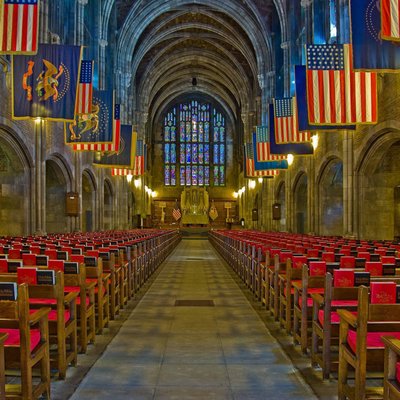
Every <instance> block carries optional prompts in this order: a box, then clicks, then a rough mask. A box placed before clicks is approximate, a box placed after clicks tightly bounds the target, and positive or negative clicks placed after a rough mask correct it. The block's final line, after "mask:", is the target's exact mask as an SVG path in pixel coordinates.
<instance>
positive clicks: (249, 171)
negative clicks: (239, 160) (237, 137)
mask: <svg viewBox="0 0 400 400" xmlns="http://www.w3.org/2000/svg"><path fill="white" fill-rule="evenodd" d="M245 159H246V175H247V176H249V177H258V176H276V175H278V174H279V171H278V170H275V169H268V170H267V169H265V170H260V171H256V170H255V167H254V152H253V143H246V145H245Z"/></svg>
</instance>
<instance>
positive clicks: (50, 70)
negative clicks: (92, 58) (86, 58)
mask: <svg viewBox="0 0 400 400" xmlns="http://www.w3.org/2000/svg"><path fill="white" fill-rule="evenodd" d="M80 58H81V47H80V46H61V45H51V44H40V45H39V49H38V53H37V54H36V55H21V56H13V58H12V74H13V76H12V83H13V84H12V88H13V109H12V112H13V118H14V119H28V118H38V117H40V118H44V119H48V120H54V121H73V119H74V112H75V102H76V94H77V86H78V78H79V77H78V75H79V63H80Z"/></svg>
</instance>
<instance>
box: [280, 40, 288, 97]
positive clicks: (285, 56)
mask: <svg viewBox="0 0 400 400" xmlns="http://www.w3.org/2000/svg"><path fill="white" fill-rule="evenodd" d="M281 49H282V50H283V79H284V81H283V90H284V96H285V97H289V96H290V42H289V41H286V42H282V43H281Z"/></svg>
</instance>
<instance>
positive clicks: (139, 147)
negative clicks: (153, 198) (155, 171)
mask: <svg viewBox="0 0 400 400" xmlns="http://www.w3.org/2000/svg"><path fill="white" fill-rule="evenodd" d="M133 171H134V173H133V175H135V176H138V175H143V174H144V143H143V140H140V139H138V140H137V141H136V156H135V166H134V168H133Z"/></svg>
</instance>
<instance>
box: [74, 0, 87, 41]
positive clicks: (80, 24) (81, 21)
mask: <svg viewBox="0 0 400 400" xmlns="http://www.w3.org/2000/svg"><path fill="white" fill-rule="evenodd" d="M87 4H88V0H78V1H77V3H76V27H75V44H76V45H83V42H84V36H85V18H84V16H85V6H86V5H87Z"/></svg>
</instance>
